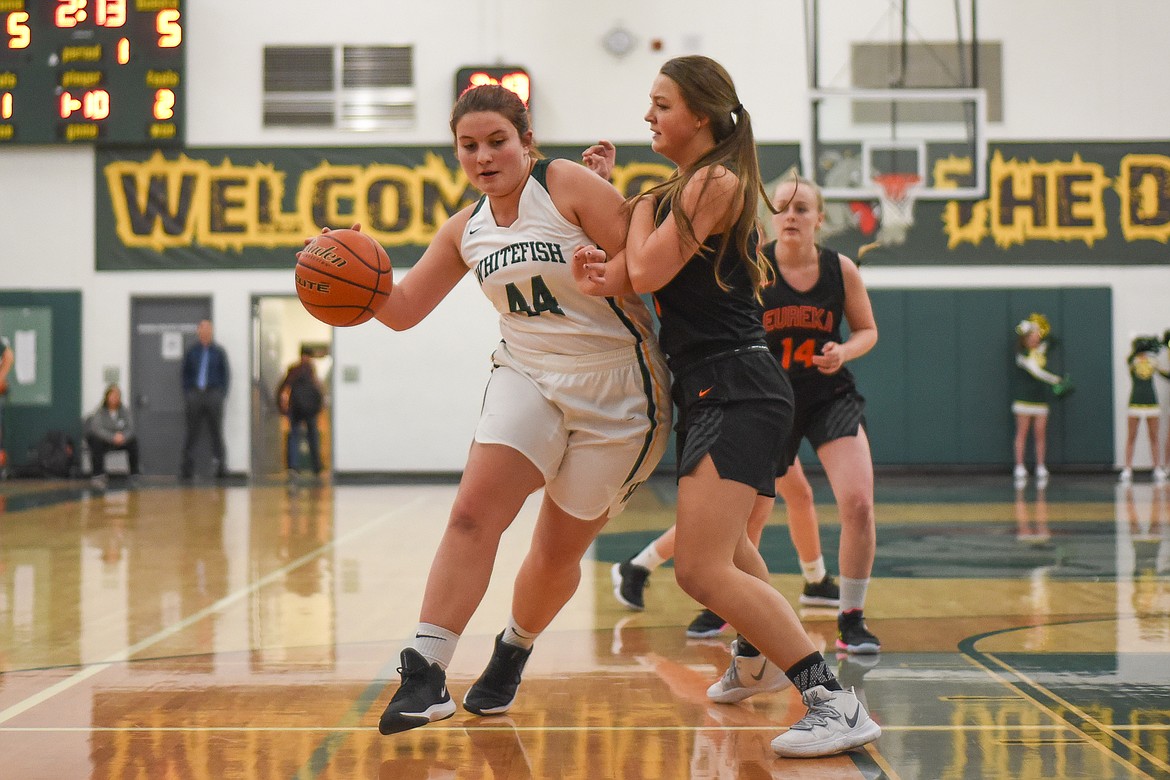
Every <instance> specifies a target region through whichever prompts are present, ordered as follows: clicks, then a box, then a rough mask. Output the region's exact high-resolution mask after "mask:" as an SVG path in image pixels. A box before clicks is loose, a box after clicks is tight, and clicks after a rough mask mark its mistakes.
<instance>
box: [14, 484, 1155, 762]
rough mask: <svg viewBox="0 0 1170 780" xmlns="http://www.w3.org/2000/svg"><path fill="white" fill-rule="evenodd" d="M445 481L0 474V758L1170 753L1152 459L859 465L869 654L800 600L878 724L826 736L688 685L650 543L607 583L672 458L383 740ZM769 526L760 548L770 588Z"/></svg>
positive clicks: (668, 487)
mask: <svg viewBox="0 0 1170 780" xmlns="http://www.w3.org/2000/svg"><path fill="white" fill-rule="evenodd" d="M814 484H815V487H816V490H817V498H818V502H820V504H821V509H822V538H823V541H824V544H825V547H826V551H827V557H832V556H833V555H835V550H836V544H837V541H836V540H837V536H838V526H837V523H836V519H835V512H834V509H833V507H832V504H831V496H830V495H829V493H828V491H827V488H826V485H825V483H824V481H823V479H820V478H817V477H815V476H814ZM453 494H454V486H453V485H450V484H423V483H420V484H392V485H387V484H381V485H356V484H338V485H328V484H326V485H321V486H299V487H295V488H292V489H288V488H286V487H285V486H283V485H256V484H252V485H247V484H244V483H242V482H241V483H237V484H229V485H227V486H222V487H221V486H216V485H213V484H210V483H198V482H197V483H195V484H194V485H190V486H177V485H175V484H174V483H169V482H150V481H148V482H146V483H143V484H140V485H136V486H133V487H127V486H123V485H119V484H118V483H117V482H112V483H111V485H110V486H109V488H108V489H105V490H94V489H90V488H89V487H88V486H82V485H79V484H78V483H56V484H54V483H32V482H26V483H21V482H3V483H0V501H2V502H3V503H2V504H0V507H2V511H0V776H2V777H4V778H14V780H38V779H40V778H46V779H47V778H52V779H53V780H59V779H60V778H71V779H77V778H150V779H151V780H154V779H155V778H199V779H201V778H216V780H219V779H221V778H258V779H259V778H263V779H264V780H267V779H268V778H284V779H292V778H300V779H304V780H307V779H309V778H347V779H348V778H380V779H383V780H384V779H388V778H406V779H408V780H413V779H416V778H417V779H418V780H422V779H423V778H432V779H435V778H446V779H451V778H497V779H502V778H509V779H513V778H556V780H578V779H580V780H586V779H588V780H594V779H595V778H621V779H623V780H624V779H626V778H630V779H637V778H671V779H674V778H719V779H721V780H722V779H723V778H772V777H786V778H787V777H792V778H879V777H886V778H907V779H909V778H1058V777H1059V778H1072V777H1078V778H1094V780H1100V778H1138V777H1170V494H1168V491H1167V489H1166V488H1164V487H1156V486H1154V485H1151V484H1150V483H1149V482H1148V476H1147V475H1139V477H1138V483H1137V484H1135V485H1133V486H1132V487H1130V488H1123V487H1119V486H1116V485H1115V484H1114V482H1113V479H1112V477H1111V476H1109V475H1089V476H1084V475H1061V474H1056V475H1054V476H1053V478H1052V480H1051V484H1050V485H1049V487H1048V488H1047V490H1046V491H1041V492H1038V491H1037V490H1036V488H1035V487H1034V486H1032V485H1029V486H1028V487H1027V488H1025V489H1023V490H1022V491H1019V492H1017V491H1016V490H1014V489H1013V487H1012V485H1011V482H1010V477H1007V476H978V475H977V476H972V475H959V476H938V475H935V476H927V477H917V478H910V477H906V476H897V477H895V476H883V475H880V474H879V478H878V510H877V516H878V557H877V563H876V569H875V572H874V580H873V584H872V586H871V589H870V598H869V604H868V607H867V614H868V615H869V624H870V628H871V629H873V630H874V631H875V633H877V634H878V636H879V637H880V638H881V639H882V642H883V652H882V654H881V655H880V656H879V657H876V658H871V659H850V658H847V657H844V656H839V655H837V654H836V652H835V651H834V645H833V640H834V631H835V623H834V621H833V615H832V613H828V614H826V613H819V614H818V613H816V612H806V613H804V618H805V625H806V626H807V628H808V630H809V632H810V633H811V634H812V636H813V638H814V640H815V641H817V642H818V643H819V644H821V646H823V647H824V649H825V652H826V656H827V658H828V659H829V661H830V664H831V665H832V666H834V667H835V668H836V670H837V673H838V675H839V676H840V677H841V678H842V680H843V681H844V682H845V683H846V684H849V685H854V686H855V687H856V688H857V690H858V691H859V692H860V694H861V695H862V697H863V698H864V700H865V701H867V703H868V706H869V709H870V711H871V713H872V714H873V716H874V718H875V719H876V720H877V721H878V722H879V723H880V724H881V726H882V728H883V736H882V738H881V739H880V741H878V742H877V743H876V744H875V745H872V746H869V747H867V748H866V749H863V750H858V751H854V752H852V753H849V754H846V755H843V756H838V757H834V758H830V759H822V760H784V759H779V758H775V757H774V756H773V755H772V753H771V752H770V749H769V746H768V743H769V741H770V740H771V739H772V738H773V737H774V736H776V735H777V734H778V733H780V731H781V730H782V729H783V728H784V727H785V726H786V725H788V724H790V723H792V722H793V721H794V720H795V719H796V718H798V717H799V716H800V715H801V714H802V713H803V709H802V707H801V705H800V702H799V699H798V697H797V695H796V694H795V692H794V691H793V690H792V689H791V688H790V689H787V690H785V691H781V692H778V693H773V694H768V695H763V696H758V697H756V698H753V699H749V700H748V701H746V702H743V703H741V704H738V705H712V704H709V703H708V702H707V700H706V697H705V690H706V687H707V686H708V685H709V684H710V683H711V682H712V681H714V680H715V679H716V678H717V677H718V676H719V675H720V674H721V673H722V672H723V670H724V668H725V667H726V664H727V661H728V650H727V643H728V641H729V640H730V639H731V636H730V635H725V636H723V637H721V638H720V639H719V640H709V641H694V640H687V639H686V637H685V636H684V633H683V629H684V627H685V626H686V624H687V623H688V622H689V621H690V619H691V618H692V617H693V616H694V614H695V611H696V606H695V604H694V603H693V602H691V601H690V600H689V599H688V598H687V597H686V596H685V595H684V594H683V593H682V592H681V591H680V590H679V589H678V587H677V586H676V585H675V583H674V581H673V576H672V572H671V570H670V569H668V568H664V569H660V570H659V571H657V572H655V574H654V576H653V577H652V578H651V587H650V588H649V589H648V591H647V609H646V611H645V612H641V613H633V612H629V611H626V610H625V609H624V608H622V607H621V606H620V605H619V604H618V603H617V602H616V601H615V600H614V598H613V596H612V591H611V584H610V578H609V568H610V566H611V565H612V564H613V562H615V561H617V560H621V559H623V558H625V557H628V556H629V555H631V554H633V553H634V552H636V551H637V550H638V549H640V548H641V546H642V545H643V544H644V543H645V542H646V541H648V540H649V539H650V538H652V537H653V536H654V535H655V534H656V532H657V531H658V530H660V529H662V528H665V527H666V526H667V525H669V523H670V522H671V520H672V514H673V504H674V486H673V483H672V481H671V480H670V479H669V478H667V479H661V480H655V481H654V482H652V483H651V484H648V485H647V486H645V487H644V488H643V489H642V490H640V491H639V492H638V493H637V494H636V496H635V498H634V502H633V505H632V506H631V508H630V509H629V510H628V511H627V512H626V513H625V514H624V515H622V516H621V517H620V518H618V519H617V520H616V521H614V522H613V523H611V524H610V526H609V528H608V529H607V533H606V534H605V535H603V536H602V537H601V538H600V539H599V540H598V542H597V544H596V545H595V549H594V553H593V555H592V557H591V558H590V559H588V560H586V562H585V564H584V572H585V577H584V579H583V582H582V587H581V589H580V590H579V592H578V593H577V595H576V596H575V597H574V599H573V600H572V601H571V602H570V604H569V605H568V607H566V609H565V610H564V612H563V613H562V614H561V615H560V616H559V617H558V618H557V620H556V621H555V622H554V623H553V625H552V626H551V627H550V629H549V630H548V631H547V632H546V633H545V634H544V635H543V636H542V637H541V639H540V641H539V642H538V643H537V645H536V650H535V653H534V655H533V657H532V659H531V662H530V663H529V665H528V668H527V670H526V673H525V681H524V685H523V686H522V687H521V689H520V695H519V697H518V699H517V701H516V704H515V706H514V708H513V710H512V712H511V713H509V714H508V715H506V716H499V717H494V718H477V717H474V716H471V715H470V714H468V713H466V712H465V711H463V710H462V709H460V710H459V711H458V712H457V714H456V715H455V717H453V718H450V719H448V720H446V721H442V722H440V723H436V724H432V725H430V726H427V727H424V728H421V729H416V730H413V731H410V732H406V733H403V734H399V735H395V736H392V737H382V736H380V735H379V734H378V733H377V730H376V723H377V719H378V715H379V714H380V713H381V710H382V707H383V706H384V704H385V702H386V700H387V698H388V697H389V695H390V693H391V692H392V691H393V689H394V686H395V685H396V683H397V674H396V672H395V667H396V666H397V664H398V652H399V650H400V649H401V648H402V646H403V645H404V644H405V642H406V641H407V638H408V637H409V636H410V634H411V633H412V630H413V628H414V624H415V622H416V621H417V613H418V607H419V603H420V600H421V594H422V586H423V582H424V580H425V577H426V573H427V569H428V566H429V564H430V560H431V556H432V553H433V551H434V548H435V545H436V544H437V540H438V538H439V534H440V532H441V531H442V528H443V524H444V521H445V518H446V514H447V510H448V507H449V506H450V503H451V500H452V496H453ZM535 506H536V504H535V502H530V503H529V504H528V505H527V506H526V508H525V511H524V513H523V514H522V516H521V518H520V519H519V520H518V521H517V523H516V524H515V526H514V527H513V528H512V529H511V530H510V531H509V532H508V535H507V536H506V537H505V542H504V545H503V548H502V551H501V554H500V558H499V561H498V563H497V569H496V577H495V578H494V579H493V581H492V585H491V588H490V590H489V593H488V596H487V598H486V599H485V601H484V603H483V605H482V606H481V608H480V610H479V612H478V613H477V614H476V616H475V618H474V619H473V620H472V622H471V625H470V626H469V627H468V630H467V632H466V633H465V634H464V638H463V641H462V642H461V644H460V647H459V651H458V653H457V654H456V657H455V661H454V663H453V665H452V666H451V669H450V670H449V682H450V685H451V689H452V694H453V696H455V697H456V698H461V697H462V695H463V692H464V691H465V690H466V688H467V686H468V685H470V683H471V682H472V681H473V680H474V678H475V677H476V676H477V675H478V673H479V672H480V671H481V669H482V666H483V665H484V663H486V661H487V658H488V655H489V653H490V649H491V643H492V638H493V636H494V635H495V634H496V633H497V632H498V631H499V630H500V629H501V628H502V626H503V624H504V621H505V619H506V617H507V612H508V603H509V600H510V595H511V577H512V574H513V573H514V572H515V570H516V567H517V566H518V565H519V562H520V559H521V557H522V555H523V552H524V550H525V548H526V545H527V537H528V534H529V532H530V530H531V525H532V519H533V513H534V509H535ZM783 522H784V517H783V512H782V511H780V510H777V512H776V514H775V517H774V525H772V526H769V528H768V529H767V531H766V534H765V538H764V543H763V545H762V549H763V550H764V552H765V556H766V558H767V559H768V561H769V565H770V568H771V570H772V571H773V572H775V575H774V581H775V584H776V586H777V588H779V589H780V590H781V592H783V593H784V594H785V595H787V596H788V597H789V598H790V599H791V600H792V601H793V603H794V604H795V603H796V597H797V596H798V594H799V588H800V579H799V576H798V575H797V573H796V572H797V568H796V559H795V555H794V553H793V552H792V550H791V546H790V544H789V542H788V539H787V533H786V529H785V528H784V527H783ZM830 569H831V570H832V571H834V572H835V571H836V565H835V562H831V564H830Z"/></svg>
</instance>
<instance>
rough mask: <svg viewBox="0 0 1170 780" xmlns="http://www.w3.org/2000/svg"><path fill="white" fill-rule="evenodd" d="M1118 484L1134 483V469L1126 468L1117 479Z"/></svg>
mask: <svg viewBox="0 0 1170 780" xmlns="http://www.w3.org/2000/svg"><path fill="white" fill-rule="evenodd" d="M1117 481H1118V482H1133V469H1131V468H1124V469H1122V470H1121V474H1119V475H1118V477H1117Z"/></svg>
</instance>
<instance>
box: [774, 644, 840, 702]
mask: <svg viewBox="0 0 1170 780" xmlns="http://www.w3.org/2000/svg"><path fill="white" fill-rule="evenodd" d="M784 674H786V675H787V676H788V679H789V680H792V684H793V685H794V686H796V688H797V690H799V691H800V692H801V693H804V692H805V691H807V690H808V689H809V688H815V687H816V686H818V685H823V686H825V687H826V688H828V689H829V690H830V691H840V690H842V688H841V683H839V682H837V678H836V677H834V676H833V673H832V672H831V671H829V666H828V664H826V663H825V657H824V656H823V655H821V654H820V653H816V652H813V653H809V654H808V655H806V656H805V657H804V658H801V659H800V660H799V661H797V662H796V663H795V664H793V666H792V668H790V669H785V670H784Z"/></svg>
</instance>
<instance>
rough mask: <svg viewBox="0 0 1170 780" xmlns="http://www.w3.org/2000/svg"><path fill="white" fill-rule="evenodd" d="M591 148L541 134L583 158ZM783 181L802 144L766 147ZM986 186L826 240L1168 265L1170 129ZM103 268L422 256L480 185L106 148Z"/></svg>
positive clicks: (974, 254) (416, 165)
mask: <svg viewBox="0 0 1170 780" xmlns="http://www.w3.org/2000/svg"><path fill="white" fill-rule="evenodd" d="M585 146H586V144H584V143H582V144H580V145H576V146H556V147H542V148H543V151H544V152H545V153H546V154H547V155H548V156H550V157H566V158H568V159H572V160H577V159H579V158H580V153H581V150H582V149H583V148H584V147H585ZM759 156H760V166H761V171H762V173H763V176H764V179H765V181H766V182H767V186H768V189H769V192H770V191H771V189H772V188H773V187H774V185H775V182H776V181H778V180H780V179H781V178H783V177H784V176H785V175H791V170H792V169H793V168H794V167H795V166H797V165H798V160H799V147H798V146H797V145H796V144H764V145H761V146H760V147H759ZM988 168H989V170H988V177H987V180H988V192H987V196H986V197H985V198H983V199H981V200H978V201H970V200H951V201H918V202H916V203H914V204H913V212H912V222H911V224H910V225H909V226H908V227H907V228H906V229H905V230H904V231H903V230H899V231H898V234H897V238H896V240H882V231H881V225H882V207H881V203H880V201H879V200H878V199H873V200H859V201H853V202H848V203H845V202H835V203H830V204H827V209H826V217H827V218H826V223H825V226H824V229H823V231H822V239H823V240H824V242H825V243H826V244H829V245H830V246H833V247H834V248H837V249H839V250H840V251H842V252H844V253H845V254H848V255H850V256H853V257H857V256H858V253H859V251H860V250H861V248H862V247H866V249H867V251H866V252H865V258H864V261H865V263H867V264H870V263H874V264H877V263H880V264H883V265H933V264H967V265H1013V264H1054V265H1067V264H1080V265H1086V264H1163V263H1167V262H1170V255H1168V253H1167V251H1166V244H1167V241H1168V240H1170V141H1151V142H1128V143H1095V142H1084V143H1076V142H1067V143H1059V144H1048V143H1019V144H995V145H993V146H992V147H991V149H990V155H989V164H988ZM670 172H671V166H670V165H669V164H668V163H666V161H664V160H663V158H661V157H659V156H658V155H656V154H654V153H653V152H652V151H651V150H650V148H649V146H640V145H639V146H621V147H619V149H618V167H617V168H616V169H615V171H614V176H613V178H614V183H615V185H616V186H617V187H618V188H619V189H620V190H621V191H622V192H623V193H625V194H627V195H631V194H634V193H636V192H638V191H640V190H641V189H644V188H645V187H647V186H650V185H652V184H654V183H656V182H658V181H661V180H662V179H663V178H664V177H666V176H669V175H670ZM95 185H96V193H97V197H96V209H97V214H96V215H95V217H96V219H95V222H96V231H95V241H96V258H97V260H96V262H97V269H98V270H190V269H196V268H206V269H257V268H289V267H291V265H292V264H293V263H294V262H295V260H294V259H293V255H294V254H295V252H296V251H297V250H299V249H300V247H301V246H302V244H303V241H304V238H305V237H307V236H311V235H314V234H316V233H318V232H320V230H321V228H322V227H326V226H328V227H334V228H337V227H349V226H350V225H352V224H353V223H354V222H360V223H361V224H362V228H363V230H365V231H367V232H369V233H370V234H371V235H373V236H374V237H376V238H377V239H378V240H379V241H380V242H381V243H382V244H383V245H384V246H386V248H387V250H388V251H389V252H390V255H391V258H392V259H393V261H394V263H395V265H399V266H407V265H412V264H413V263H414V262H415V261H417V260H418V258H419V257H420V256H421V255H422V252H423V250H424V249H425V248H426V246H427V244H428V242H429V241H430V240H431V238H432V237H433V236H434V235H435V232H436V231H437V230H438V228H439V226H440V225H441V224H442V223H443V221H444V220H446V219H447V218H448V217H449V216H450V215H451V214H453V213H455V212H456V211H458V210H459V209H460V208H462V207H463V206H466V205H467V204H469V203H472V202H473V201H474V200H475V199H476V198H477V197H478V193H477V192H476V191H475V190H474V188H472V187H471V186H470V185H469V184H468V183H467V178H466V176H464V174H463V171H462V170H461V169H460V167H459V165H458V163H457V162H456V160H455V157H454V152H453V151H452V150H451V149H450V148H449V147H446V146H443V147H439V146H433V147H432V146H411V147H343V148H274V149H259V148H251V147H249V148H191V149H185V150H181V151H180V150H168V151H158V150H124V149H102V150H99V151H98V152H97V155H96V171H95Z"/></svg>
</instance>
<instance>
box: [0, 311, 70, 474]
mask: <svg viewBox="0 0 1170 780" xmlns="http://www.w3.org/2000/svg"><path fill="white" fill-rule="evenodd" d="M25 306H28V307H39V308H46V309H48V310H49V314H50V329H51V334H50V340H51V344H50V349H51V351H52V360H51V372H52V393H51V395H50V396H49V397H48V398H47V399H45V400H47V404H45V403H39V402H38V403H35V404H22V403H19V402H17V401H16V400H14V399H13V398H12V395H11V394H10V395H9V398H8V399H7V400H6V401H5V403H4V412H3V413H4V449H5V450H6V451H7V452H8V462H9V465H10V466H19V465H22V464H24V463H25V462H27V459H28V449H29V447H31V446H32V445H34V444H35V443H36V442H38V441H40V439H41V437H42V436H44V435H45V432H46V431H50V430H63V431H66V432H68V433H69V435H70V436H72V437H73V439H74V441H75V442H78V443H80V436H81V293H80V292H33V291H27V290H4V291H0V308H3V307H25ZM0 333H3V334H4V335H5V336H7V337H8V340H9V343H12V342H13V334H12V329H11V327H10V326H9V324H8V323H6V322H4V321H3V320H2V319H0ZM42 337H43V336H42V334H40V333H38V334H37V338H38V340H40V339H41V338H42ZM14 346H15V344H14ZM38 351H39V350H38ZM18 359H19V358H18ZM14 383H15V376H13V375H9V384H14Z"/></svg>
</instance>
